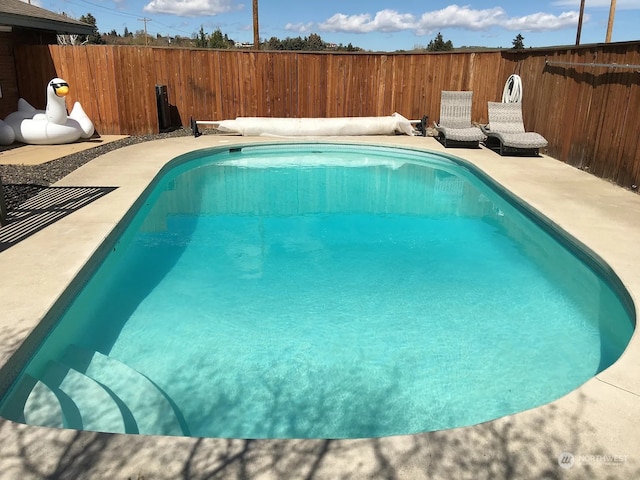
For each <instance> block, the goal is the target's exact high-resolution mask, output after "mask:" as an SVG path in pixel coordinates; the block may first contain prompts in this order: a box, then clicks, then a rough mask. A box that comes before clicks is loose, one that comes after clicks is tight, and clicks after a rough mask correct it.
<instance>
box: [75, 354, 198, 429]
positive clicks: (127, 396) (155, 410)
mask: <svg viewBox="0 0 640 480" xmlns="http://www.w3.org/2000/svg"><path fill="white" fill-rule="evenodd" d="M63 362H64V363H66V364H67V365H73V366H74V367H75V368H76V369H78V370H81V371H84V373H85V375H87V376H88V377H90V378H92V379H93V380H95V381H96V382H98V383H99V384H101V385H102V386H103V387H105V388H106V389H108V390H109V391H110V392H112V394H113V395H115V396H116V397H117V398H118V399H119V400H120V401H122V403H123V404H124V405H125V406H126V408H127V410H128V411H129V412H130V413H131V415H132V417H133V418H132V419H133V421H134V423H135V425H131V424H130V422H127V432H128V433H141V434H148V435H177V436H180V435H188V428H187V426H186V422H184V420H183V419H182V418H181V417H180V416H179V415H178V414H177V413H176V411H177V408H174V406H173V405H172V403H171V401H170V400H169V399H168V397H167V396H166V395H165V394H164V393H163V392H162V390H161V389H160V388H159V387H158V386H157V385H156V384H155V383H153V382H152V381H151V380H150V379H149V378H147V377H146V376H145V375H143V374H142V373H140V372H138V371H137V370H135V369H133V368H131V367H129V366H128V365H125V364H124V363H122V362H120V361H119V360H116V359H115V358H112V357H109V356H106V355H103V354H102V353H99V352H93V351H88V350H85V349H83V348H80V347H78V346H75V345H71V346H70V347H69V348H68V350H67V352H66V353H65V355H64V357H63Z"/></svg>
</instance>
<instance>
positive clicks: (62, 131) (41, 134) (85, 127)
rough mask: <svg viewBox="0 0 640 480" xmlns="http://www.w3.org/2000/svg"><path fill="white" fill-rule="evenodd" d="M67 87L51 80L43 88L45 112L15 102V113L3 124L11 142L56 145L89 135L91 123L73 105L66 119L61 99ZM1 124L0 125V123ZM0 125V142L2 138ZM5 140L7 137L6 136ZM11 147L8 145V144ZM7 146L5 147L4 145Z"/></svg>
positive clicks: (24, 102)
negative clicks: (10, 131)
mask: <svg viewBox="0 0 640 480" xmlns="http://www.w3.org/2000/svg"><path fill="white" fill-rule="evenodd" d="M67 93H69V84H68V83H67V82H66V81H64V80H62V79H61V78H54V79H53V80H51V81H50V82H49V84H48V85H47V109H46V110H44V111H43V110H36V109H35V108H33V107H32V106H31V105H30V104H29V103H28V102H27V101H26V100H24V99H22V98H21V99H19V100H18V111H17V112H13V113H10V114H9V115H8V116H7V118H5V119H4V124H5V125H8V126H9V127H11V128H12V129H13V132H14V135H15V140H17V141H18V142H23V143H29V144H33V145H60V144H63V143H71V142H75V141H76V140H78V139H80V138H89V137H91V135H93V132H94V127H93V122H91V120H90V119H89V117H88V116H87V114H86V113H85V112H84V110H83V109H82V106H81V105H80V103H78V102H76V103H75V105H74V106H73V109H72V110H71V113H70V114H69V115H67V107H66V104H65V98H64V97H65V96H66V95H67ZM0 122H1V121H0ZM3 128H4V127H3V125H2V124H1V123H0V142H1V141H2V140H3V138H5V135H3V134H2V132H3V131H6V130H3ZM6 137H7V139H8V138H10V135H9V134H7V135H6ZM9 143H11V142H9ZM7 145H8V144H7Z"/></svg>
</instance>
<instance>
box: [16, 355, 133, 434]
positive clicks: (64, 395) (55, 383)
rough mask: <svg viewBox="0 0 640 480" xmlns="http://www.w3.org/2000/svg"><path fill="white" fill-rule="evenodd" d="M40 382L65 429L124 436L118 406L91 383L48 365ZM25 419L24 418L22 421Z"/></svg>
mask: <svg viewBox="0 0 640 480" xmlns="http://www.w3.org/2000/svg"><path fill="white" fill-rule="evenodd" d="M40 381H41V382H42V383H44V384H45V385H46V386H47V387H49V389H50V390H51V391H52V392H53V393H54V394H55V396H56V398H57V399H58V401H59V405H60V407H61V409H62V414H63V417H64V426H65V427H67V428H74V429H78V430H92V431H96V432H113V433H125V420H124V417H123V412H122V410H121V409H120V406H119V405H118V403H117V402H116V400H115V399H114V398H113V397H112V396H111V395H110V394H109V393H108V392H107V390H106V389H105V388H103V387H102V385H100V384H99V383H98V382H96V381H95V380H93V379H91V378H89V377H87V376H86V375H83V374H82V373H80V372H78V371H77V370H75V369H73V368H70V367H67V366H65V365H63V364H61V363H58V362H55V361H51V362H49V363H48V364H47V367H46V371H45V373H44V375H42V377H41V379H40ZM33 414H34V415H35V412H33ZM26 418H27V415H26V414H25V420H26Z"/></svg>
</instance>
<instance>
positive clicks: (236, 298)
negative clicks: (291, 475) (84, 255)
mask: <svg viewBox="0 0 640 480" xmlns="http://www.w3.org/2000/svg"><path fill="white" fill-rule="evenodd" d="M186 160H189V159H182V160H181V162H182V161H185V163H182V164H181V165H179V166H177V167H176V169H175V170H173V171H171V172H169V173H168V174H167V175H165V176H164V177H163V178H162V179H161V180H160V181H159V182H158V185H157V187H156V189H155V190H154V191H153V192H152V193H151V195H150V196H149V200H148V202H146V204H147V206H146V207H145V209H143V210H142V211H141V212H140V213H139V214H138V215H137V216H136V218H135V219H134V220H133V221H132V223H131V227H130V228H129V229H128V230H127V232H126V233H125V235H124V236H123V237H122V239H121V240H120V241H119V242H118V244H117V245H115V251H114V252H113V254H112V255H111V256H110V257H109V258H108V259H106V260H105V261H104V262H103V263H102V265H101V267H100V269H99V270H98V271H97V273H96V275H95V277H94V279H93V280H92V281H91V282H90V283H89V284H87V286H86V288H85V289H84V291H83V292H82V293H81V294H80V295H79V296H78V298H77V300H76V301H75V302H74V303H73V305H71V306H70V308H69V310H68V312H67V314H66V315H65V316H64V317H63V319H62V320H61V322H60V324H59V326H58V328H57V329H56V330H55V331H54V332H53V333H52V334H51V335H50V336H49V338H48V340H47V343H46V344H45V345H44V346H43V348H42V349H41V351H40V354H41V355H40V356H39V357H36V358H34V359H33V361H32V362H31V363H30V365H29V366H28V367H27V369H26V370H25V373H26V374H28V375H30V376H31V377H32V378H33V379H39V381H38V382H37V383H34V382H31V381H30V380H29V381H25V380H23V381H22V382H18V383H17V384H16V386H15V387H14V389H13V391H12V395H13V396H12V397H11V398H16V399H18V400H16V401H12V400H10V399H7V400H5V402H4V403H3V410H2V412H3V415H4V416H7V417H9V418H13V419H16V420H20V418H17V417H16V416H15V415H16V411H19V409H18V408H16V406H17V407H19V406H20V402H22V403H24V397H22V400H20V394H19V392H23V393H24V392H26V393H27V394H28V392H29V391H31V390H30V387H31V386H32V385H31V384H32V383H34V384H35V385H36V387H37V388H36V390H35V392H36V393H34V394H33V395H32V397H33V398H32V397H29V398H30V400H29V402H28V405H29V407H30V408H29V409H28V411H27V413H28V415H27V416H30V417H31V418H32V421H31V422H32V423H38V422H40V423H43V422H49V423H47V424H52V425H65V426H71V427H74V426H77V425H78V423H77V422H78V421H81V422H82V428H85V429H96V430H109V431H129V432H133V433H163V434H175V435H181V434H182V435H194V436H229V437H255V438H274V437H276V438H291V437H319V438H327V437H354V436H379V435H390V434H394V433H412V432H417V431H426V430H435V429H441V428H450V427H453V426H459V425H469V424H473V423H478V422H480V421H484V420H488V419H491V418H496V417H497V416H502V415H505V414H507V413H513V412H515V411H520V410H523V409H525V408H530V407H532V406H536V405H540V404H541V403H546V402H547V401H550V400H552V399H555V398H557V397H559V396H561V395H562V394H564V393H566V392H568V391H570V390H572V389H573V388H575V387H577V386H578V385H580V384H581V383H583V382H584V381H586V380H587V379H588V378H590V377H592V376H593V375H594V374H595V373H596V372H598V371H600V370H602V369H603V368H606V367H607V366H608V365H609V364H610V363H612V362H613V361H614V360H615V359H616V358H617V356H618V355H619V354H620V352H621V351H622V349H623V348H624V346H625V345H626V342H627V340H628V338H629V336H630V333H631V329H632V322H631V321H630V319H629V315H628V314H627V312H626V311H625V308H624V302H621V301H620V299H619V298H618V297H619V295H620V294H616V291H617V289H615V288H614V289H612V287H611V286H609V285H608V284H607V282H604V281H603V280H602V279H601V278H600V275H598V274H596V273H594V272H593V270H592V268H588V267H587V266H586V265H585V264H584V263H582V262H580V261H578V259H577V258H576V256H575V254H576V253H579V252H576V251H575V249H571V250H567V249H566V248H564V247H562V246H561V245H560V244H559V243H558V242H557V241H555V240H553V239H552V238H551V237H550V236H549V235H548V234H547V233H545V232H544V231H542V230H540V229H539V228H537V227H536V226H535V224H533V223H532V222H531V221H530V220H529V219H528V218H527V215H525V214H523V212H522V211H521V210H519V209H518V208H516V207H515V206H513V205H511V204H509V203H508V202H506V201H505V200H504V199H503V198H500V196H498V195H497V194H496V193H495V191H493V190H491V189H488V188H487V187H486V185H483V183H482V182H481V181H480V180H479V179H478V178H477V177H474V176H473V175H472V174H471V172H469V171H468V170H467V169H466V168H464V167H461V166H460V165H459V164H457V163H456V162H453V161H450V160H449V159H447V158H443V157H440V156H433V157H425V155H424V154H418V153H415V152H411V151H405V150H400V149H373V148H362V147H358V148H357V149H356V148H348V147H344V146H341V147H331V146H327V145H307V146H296V147H289V150H286V149H283V148H282V147H278V148H276V147H269V148H265V147H251V148H243V149H240V150H237V151H229V150H227V151H225V152H219V153H214V154H212V155H211V156H208V155H206V156H205V157H204V158H200V159H192V160H189V161H188V162H187V161H186ZM301 163H302V164H303V165H304V166H303V167H300V166H299V165H300V164H301ZM294 165H298V166H297V167H295V168H293V166H294ZM348 167H351V168H348ZM196 213H198V214H199V216H196V215H195V214H196ZM207 256H210V257H209V258H208V259H207ZM205 259H207V260H205ZM516 267H517V268H516ZM595 267H597V265H596V266H595ZM140 272H144V273H145V275H144V276H142V275H140ZM185 279H189V280H191V281H193V283H190V284H187V283H186V280H185ZM608 281H610V280H608ZM111 287H113V288H114V290H113V291H111V290H110V289H111ZM613 287H615V285H613ZM114 296H115V298H117V299H118V302H117V304H116V305H114V300H113V298H114ZM204 299H206V300H207V301H206V302H202V300H204ZM152 304H153V305H152ZM185 305H188V306H190V307H192V309H191V313H189V314H185V313H184V312H185V310H183V309H182V307H184V306H185ZM534 307H535V309H534ZM534 310H535V311H534ZM88 319H92V320H93V321H95V322H96V324H91V325H90V324H88V323H87V320H88ZM186 346H188V347H190V348H189V349H188V350H189V351H187V349H186V348H185V347H186ZM171 351H175V352H176V353H174V354H171V353H170V352H171ZM95 352H100V354H96V353H95ZM551 354H553V355H551ZM69 366H73V367H74V369H73V371H71V370H69V369H68V368H67V367H69ZM194 367H195V368H194ZM76 372H78V374H76ZM80 372H83V373H87V375H86V376H80V375H79V374H80ZM70 373H71V375H70ZM140 373H142V374H143V375H144V376H143V375H140ZM85 377H86V378H89V379H91V378H92V379H95V380H97V381H98V384H97V385H94V383H95V382H94V383H91V382H88V381H87V380H86V379H85ZM22 378H23V379H24V378H27V379H28V377H26V376H23V377H22ZM45 385H46V387H45ZM132 385H136V387H135V388H133V387H132ZM103 386H107V389H104V388H103ZM195 386H200V387H199V388H198V389H197V390H195ZM98 387H99V388H98ZM101 388H102V390H104V392H106V396H105V395H104V394H101V392H102V390H100V389H101ZM70 392H71V395H70V394H69V393H70ZM78 392H80V393H81V394H82V395H80V397H82V398H77V397H76V396H75V395H77V394H78ZM510 392H511V394H510ZM52 395H53V397H52ZM54 397H55V398H54ZM47 398H50V399H53V400H57V401H58V402H63V405H62V406H61V407H60V408H59V409H58V410H56V411H55V412H53V413H52V410H47V409H46V408H40V409H36V408H35V406H40V405H41V404H43V403H44V399H47ZM61 398H62V399H63V400H61ZM96 398H100V401H97V400H96ZM109 398H111V400H112V403H115V408H108V405H109ZM69 400H72V402H71V403H73V404H76V407H75V408H74V407H73V405H69ZM64 402H66V405H65V404H64ZM119 402H120V403H119ZM54 405H55V402H54ZM31 406H34V408H31ZM112 407H113V406H112ZM143 407H144V408H143ZM23 412H24V410H23ZM62 412H64V414H63V413H62ZM91 412H94V413H93V414H92V413H91ZM45 414H46V415H45ZM11 415H13V417H12V416H11ZM78 417H80V420H78ZM24 420H25V421H27V420H28V419H24ZM56 422H57V423H56ZM74 422H76V423H74ZM76 428H77V427H76ZM136 430H137V432H136Z"/></svg>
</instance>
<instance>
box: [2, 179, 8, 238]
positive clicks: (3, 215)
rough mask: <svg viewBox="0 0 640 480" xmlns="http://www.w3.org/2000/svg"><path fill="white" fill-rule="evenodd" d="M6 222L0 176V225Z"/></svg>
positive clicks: (5, 209) (5, 207) (5, 208)
mask: <svg viewBox="0 0 640 480" xmlns="http://www.w3.org/2000/svg"><path fill="white" fill-rule="evenodd" d="M6 224H7V204H6V202H5V201H4V188H2V178H1V177H0V227H1V226H3V225H6Z"/></svg>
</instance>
